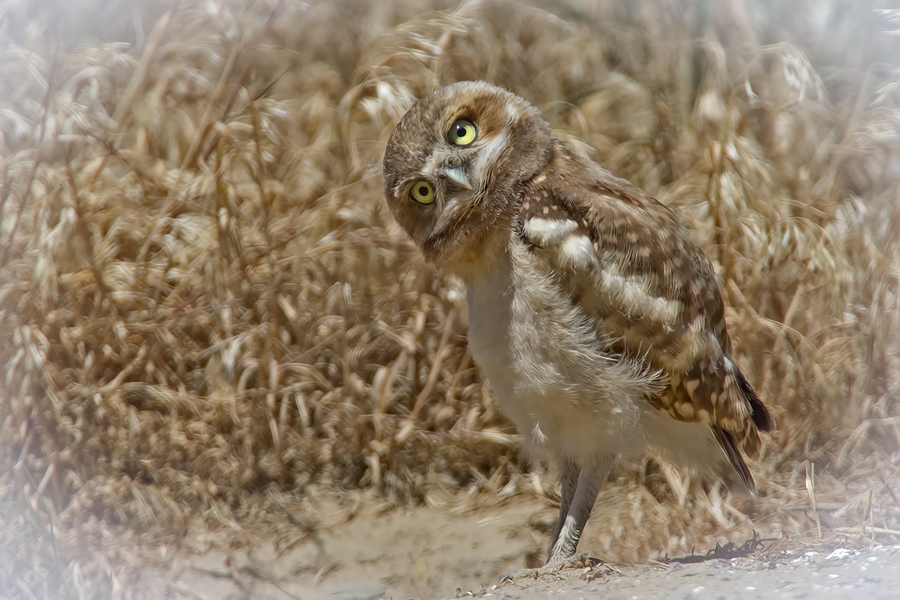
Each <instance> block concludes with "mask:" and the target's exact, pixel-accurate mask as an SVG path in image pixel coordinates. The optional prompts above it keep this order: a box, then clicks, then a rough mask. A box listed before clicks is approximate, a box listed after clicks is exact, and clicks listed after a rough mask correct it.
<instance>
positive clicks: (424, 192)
mask: <svg viewBox="0 0 900 600" xmlns="http://www.w3.org/2000/svg"><path fill="white" fill-rule="evenodd" d="M409 195H410V196H412V199H413V200H415V201H416V202H418V203H419V204H431V203H432V202H434V188H433V187H431V184H430V183H428V182H427V181H418V182H416V185H414V186H412V189H411V190H410V191H409Z"/></svg>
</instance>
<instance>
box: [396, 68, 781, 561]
mask: <svg viewBox="0 0 900 600" xmlns="http://www.w3.org/2000/svg"><path fill="white" fill-rule="evenodd" d="M384 193H385V197H386V199H387V203H388V205H389V207H390V210H391V212H392V213H393V215H394V217H395V218H396V219H397V221H398V222H399V223H400V225H401V226H402V227H403V229H404V230H405V231H406V232H407V234H409V236H410V237H411V238H412V240H413V241H414V242H415V243H416V244H417V245H418V246H419V247H420V248H421V250H422V252H423V253H424V255H425V257H426V258H427V259H428V260H430V261H433V262H434V263H435V264H437V265H438V266H439V267H440V268H442V269H443V270H444V271H445V272H448V273H453V274H455V275H457V276H459V277H460V278H462V280H463V281H464V282H465V284H466V286H467V289H468V304H469V315H470V318H469V346H470V348H471V350H472V354H473V356H474V358H475V360H476V362H477V363H478V365H479V366H480V367H481V368H482V370H483V371H484V374H485V375H486V376H487V379H488V382H489V383H490V386H491V388H492V389H493V391H494V395H495V396H496V398H497V401H498V403H499V405H500V407H501V409H502V410H503V412H504V413H505V414H506V415H507V416H508V417H509V418H510V419H511V420H512V421H513V422H514V423H515V425H516V426H517V427H518V429H519V431H520V432H522V433H523V437H524V438H525V440H526V443H527V445H528V446H529V449H530V450H531V451H532V452H533V453H534V454H536V455H537V456H538V457H541V458H544V459H546V460H548V461H550V462H551V463H552V464H554V465H555V466H556V468H557V469H558V472H559V481H560V484H561V487H562V489H561V503H560V510H559V520H558V522H557V524H556V528H555V531H554V533H553V537H552V540H551V542H550V554H549V558H548V560H547V565H546V566H545V567H544V568H543V569H540V570H538V573H543V572H549V571H553V570H556V569H559V568H561V567H566V566H571V565H574V564H581V561H582V560H584V559H583V557H581V556H576V554H575V551H576V547H577V545H578V540H579V537H580V536H581V532H582V530H583V528H584V525H585V523H586V522H587V519H588V517H589V516H590V513H591V508H592V507H593V504H594V501H595V499H596V496H597V493H598V492H599V491H600V487H601V485H602V484H603V482H604V481H605V480H606V478H607V475H608V473H609V469H610V465H611V463H612V461H613V459H614V458H616V457H625V458H639V457H641V456H642V455H644V454H645V453H647V452H655V453H657V454H661V455H663V456H664V457H666V458H668V459H669V460H671V461H672V462H675V463H679V464H682V465H685V466H687V467H689V468H691V469H693V470H694V471H695V472H699V473H700V474H702V475H704V476H713V477H719V478H721V479H723V480H724V481H725V482H726V484H727V485H728V487H729V488H730V489H731V490H733V491H736V492H739V493H742V494H744V495H750V494H752V493H753V492H754V490H755V486H754V483H753V477H752V476H751V475H750V471H749V470H748V469H747V466H746V464H745V463H744V460H743V458H742V456H741V453H740V450H739V449H743V450H744V452H746V453H747V454H749V455H751V456H752V455H754V454H755V453H756V452H757V451H758V449H759V445H760V438H759V432H760V431H769V430H771V429H772V428H773V426H774V423H773V419H772V417H771V416H770V413H769V411H768V410H767V408H766V406H765V405H764V404H763V403H762V402H761V401H760V399H759V397H758V396H757V394H756V392H755V391H754V390H753V387H752V386H751V385H750V383H749V382H748V381H747V380H746V378H745V377H744V375H743V374H742V373H741V371H740V369H738V367H737V365H736V364H735V362H734V360H733V359H732V357H731V341H730V339H729V337H728V332H727V331H726V330H725V319H724V308H723V302H722V298H721V296H720V294H719V291H718V287H717V284H716V274H715V272H714V270H713V267H712V264H711V263H710V260H709V258H708V257H707V255H706V254H705V253H704V251H703V250H702V249H701V248H700V246H699V245H698V244H697V242H696V241H695V240H694V239H693V238H692V236H691V234H690V232H689V231H688V229H687V228H686V227H685V225H684V224H683V223H682V222H681V221H680V220H679V218H678V216H677V215H676V214H675V213H674V212H673V211H672V210H670V209H669V208H667V207H666V206H663V205H662V204H660V203H659V202H658V201H656V200H655V199H653V198H651V197H649V196H647V195H646V194H644V193H643V192H642V191H641V190H639V189H637V188H636V187H634V186H633V185H631V184H630V183H628V182H627V181H625V180H623V179H619V178H617V177H614V176H613V175H612V174H610V173H609V172H608V171H606V170H604V169H603V168H601V167H600V166H598V165H597V164H595V163H593V162H591V161H589V160H587V159H585V158H582V157H580V156H578V155H577V154H575V153H574V152H573V151H572V150H571V149H570V148H569V147H568V146H567V145H566V144H565V143H563V142H562V141H561V140H559V139H558V138H556V137H555V136H554V135H553V133H552V131H551V129H550V126H549V125H548V124H547V123H546V122H545V121H544V120H543V119H541V116H540V114H539V113H538V111H537V109H536V108H535V107H533V106H531V105H530V104H529V103H527V102H526V101H525V100H523V99H522V98H519V97H518V96H515V95H513V94H511V93H509V92H507V91H505V90H503V89H501V88H498V87H496V86H493V85H490V84H488V83H484V82H472V81H467V82H462V83H456V84H453V85H449V86H447V87H444V88H442V89H439V90H437V91H436V92H434V93H432V94H431V95H429V96H427V97H425V98H423V99H422V100H419V101H418V102H417V103H416V104H414V105H413V107H412V108H410V110H409V112H407V113H406V115H405V116H404V117H403V119H402V120H401V121H400V123H399V124H398V125H397V127H396V129H395V130H394V131H393V133H392V135H391V137H390V139H389V141H388V144H387V149H386V151H385V155H384Z"/></svg>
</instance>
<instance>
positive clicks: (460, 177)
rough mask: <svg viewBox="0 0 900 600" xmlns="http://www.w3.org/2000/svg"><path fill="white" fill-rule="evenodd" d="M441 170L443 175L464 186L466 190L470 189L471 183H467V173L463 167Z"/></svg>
mask: <svg viewBox="0 0 900 600" xmlns="http://www.w3.org/2000/svg"><path fill="white" fill-rule="evenodd" d="M443 171H444V176H446V177H447V179H449V180H450V181H452V182H453V183H455V184H456V185H458V186H461V187H464V188H466V189H467V190H471V189H472V184H471V183H469V174H468V173H467V172H466V169H465V168H463V167H457V168H455V169H444V170H443Z"/></svg>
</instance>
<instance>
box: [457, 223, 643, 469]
mask: <svg viewBox="0 0 900 600" xmlns="http://www.w3.org/2000/svg"><path fill="white" fill-rule="evenodd" d="M536 260H537V259H536V258H535V256H534V255H533V253H531V252H530V251H529V250H528V249H527V248H526V247H525V245H524V244H523V243H521V242H519V241H518V240H516V239H513V240H512V241H511V243H510V247H509V252H508V254H507V255H506V256H505V257H504V258H503V260H502V261H501V263H500V264H499V265H497V267H496V268H494V269H490V270H485V271H483V272H482V274H480V275H478V276H477V277H475V278H473V279H472V280H470V281H469V286H468V302H469V314H470V323H469V346H470V348H471V349H472V354H473V356H474V358H475V361H476V362H477V363H478V364H479V365H480V366H481V368H482V369H483V370H484V373H485V375H486V376H487V379H488V381H489V382H490V386H491V389H492V390H493V392H494V396H495V397H496V399H497V401H498V403H499V404H500V408H501V410H502V411H503V412H504V413H505V414H506V415H507V416H509V417H510V418H511V419H512V420H513V422H514V423H515V424H516V426H517V427H518V428H519V431H520V432H521V433H522V434H523V435H524V437H525V441H526V444H527V445H528V446H530V447H531V448H532V449H533V450H534V451H536V452H537V453H538V454H539V455H544V456H546V455H548V454H549V455H551V456H552V457H559V456H560V455H563V456H565V457H566V458H570V459H572V460H588V459H591V458H595V457H596V456H597V455H598V454H607V455H613V454H620V455H622V454H624V455H631V454H639V453H641V452H643V451H644V450H645V449H646V443H647V441H646V439H647V436H646V433H645V432H644V431H643V428H642V422H643V415H642V413H645V412H647V411H648V410H652V409H650V407H649V405H648V404H647V401H646V397H647V396H648V395H649V394H650V393H652V391H653V390H654V389H655V385H656V381H655V378H654V376H653V375H650V374H648V373H646V372H645V371H644V370H642V369H641V368H640V367H639V366H637V365H636V364H633V363H631V362H628V361H627V360H623V359H621V358H619V357H617V356H615V355H613V354H611V353H610V352H609V351H608V349H607V348H606V347H605V346H604V344H603V343H602V340H599V339H598V337H597V334H596V330H595V329H594V328H593V327H592V326H591V324H590V321H589V319H587V318H586V317H585V315H584V314H583V313H581V312H580V311H579V310H578V309H577V308H576V307H574V306H573V305H572V303H571V302H568V301H565V299H564V298H563V297H562V293H561V292H562V290H560V289H559V288H558V286H557V285H556V284H555V283H554V281H553V280H552V279H551V278H550V277H549V276H547V275H546V274H545V272H544V271H543V270H542V269H541V268H539V265H538V264H537V262H536ZM547 457H548V458H549V457H550V456H547Z"/></svg>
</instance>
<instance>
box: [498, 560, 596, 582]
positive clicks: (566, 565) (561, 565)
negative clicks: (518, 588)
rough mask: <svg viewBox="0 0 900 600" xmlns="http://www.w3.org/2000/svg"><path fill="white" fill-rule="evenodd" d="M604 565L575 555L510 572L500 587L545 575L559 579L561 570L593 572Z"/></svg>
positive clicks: (502, 580) (504, 577)
mask: <svg viewBox="0 0 900 600" xmlns="http://www.w3.org/2000/svg"><path fill="white" fill-rule="evenodd" d="M605 564H606V563H604V562H603V561H602V560H600V559H599V558H594V557H593V556H588V555H586V554H576V555H575V556H570V557H569V558H563V559H561V560H558V561H553V562H549V563H547V564H546V565H544V566H543V567H538V568H537V569H521V570H519V571H512V572H511V573H507V574H506V575H504V576H503V578H502V579H501V580H500V585H503V584H504V583H508V582H514V581H518V580H521V579H539V578H541V577H544V576H547V575H553V576H554V577H557V578H559V572H560V571H562V570H563V569H582V570H586V571H588V570H594V569H595V568H597V567H600V566H605Z"/></svg>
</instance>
